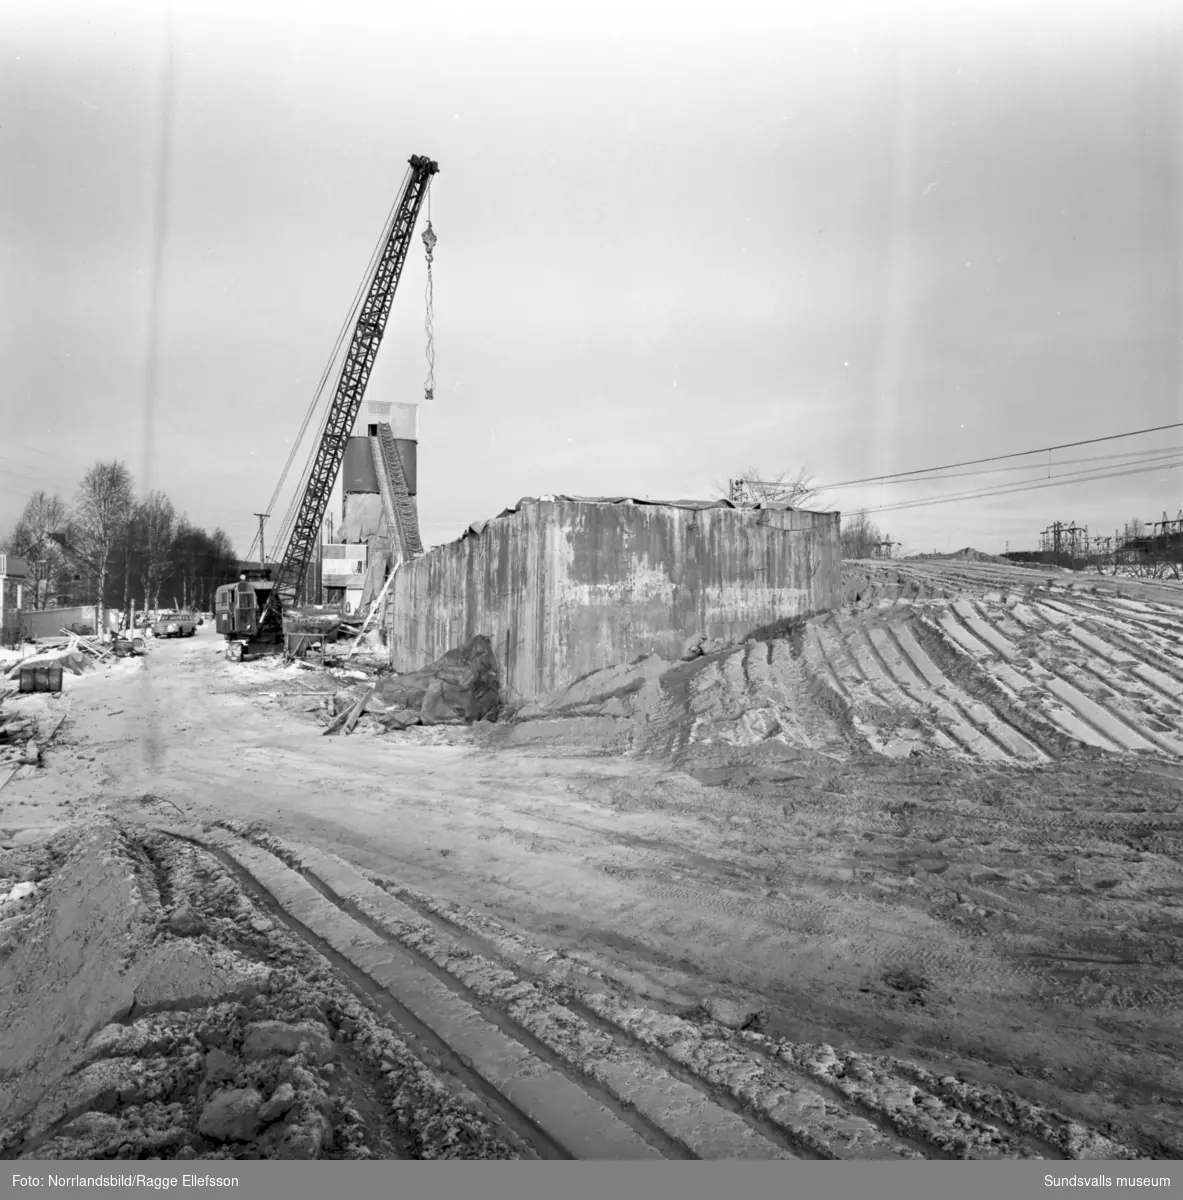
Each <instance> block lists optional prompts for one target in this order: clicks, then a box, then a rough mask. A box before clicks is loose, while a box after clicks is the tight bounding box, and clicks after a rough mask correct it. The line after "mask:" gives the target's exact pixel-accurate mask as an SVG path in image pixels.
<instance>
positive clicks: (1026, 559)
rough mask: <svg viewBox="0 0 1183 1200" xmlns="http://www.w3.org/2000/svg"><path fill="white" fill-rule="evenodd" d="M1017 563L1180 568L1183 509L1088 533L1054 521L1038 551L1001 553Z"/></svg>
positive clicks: (1072, 524)
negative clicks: (1096, 532) (1099, 531)
mask: <svg viewBox="0 0 1183 1200" xmlns="http://www.w3.org/2000/svg"><path fill="white" fill-rule="evenodd" d="M1003 557H1004V558H1009V559H1010V560H1011V561H1012V562H1016V563H1039V564H1042V565H1047V566H1061V567H1070V568H1074V569H1076V570H1087V569H1089V568H1093V569H1097V570H1105V569H1107V568H1111V569H1113V570H1117V569H1119V568H1122V567H1127V568H1129V567H1135V568H1144V569H1147V570H1153V569H1155V568H1167V567H1171V566H1175V567H1178V568H1180V569H1183V509H1180V510H1179V513H1178V515H1177V516H1175V517H1174V518H1171V517H1169V516H1168V515H1167V513H1166V512H1164V513H1163V514H1162V519H1161V520H1158V521H1155V520H1147V521H1134V522H1132V523H1130V524H1128V525H1127V526H1126V527H1125V529H1123V530H1117V529H1115V530H1114V531H1113V533H1112V534H1101V533H1098V534H1094V535H1093V536H1092V537H1091V538H1090V536H1089V531H1088V526H1087V525H1077V524H1076V522H1075V521H1053V522H1052V523H1051V524H1050V525H1048V526H1047V528H1046V529H1044V530H1043V531H1042V532H1041V533H1040V535H1039V549H1038V550H1010V549H1008V550H1007V552H1006V553H1005V554H1004V556H1003Z"/></svg>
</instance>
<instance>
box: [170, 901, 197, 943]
mask: <svg viewBox="0 0 1183 1200" xmlns="http://www.w3.org/2000/svg"><path fill="white" fill-rule="evenodd" d="M167 925H168V928H169V930H170V931H171V932H172V933H175V934H176V935H177V936H178V937H196V936H197V934H199V933H202V932H204V930H205V922H204V921H202V919H201V917H199V916H198V915H197V913H196V912H195V911H194V910H193V908H192V906H191V905H190V904H189V902H188V901H187V900H185V901H182V902H181V904H180V906H179V907H178V908H176V909H175V910H174V911H173V912H172V914H171V915H170V916H169V918H168V921H167Z"/></svg>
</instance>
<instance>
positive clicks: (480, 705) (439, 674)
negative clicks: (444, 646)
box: [366, 634, 501, 728]
mask: <svg viewBox="0 0 1183 1200" xmlns="http://www.w3.org/2000/svg"><path fill="white" fill-rule="evenodd" d="M500 708H501V671H500V667H499V666H498V663H497V656H496V655H495V654H494V653H493V647H492V645H491V644H490V642H489V639H488V638H487V637H485V636H484V635H483V634H478V635H477V636H476V637H474V638H472V639H471V640H469V641H468V642H466V643H465V644H464V645H463V646H460V647H459V648H457V649H455V650H449V651H448V652H447V653H446V654H445V655H443V656H442V657H441V658H439V659H438V660H437V661H436V662H434V663H432V664H431V666H429V667H424V668H423V670H421V671H411V672H408V673H407V674H405V675H393V676H390V677H388V678H386V679H383V680H381V681H379V683H377V684H376V685H375V688H374V691H373V693H372V694H371V696H370V697H369V699H367V701H366V711H367V712H371V713H374V714H375V715H377V716H379V717H380V718H382V720H383V723H384V724H386V723H388V719H387V718H388V717H389V723H390V724H391V725H392V727H394V726H395V725H397V727H400V728H405V727H406V726H407V725H410V724H419V723H422V724H424V725H465V724H471V723H472V722H474V721H482V720H483V721H494V720H496V719H497V714H498V712H499V710H500ZM406 712H410V713H417V714H418V720H417V721H410V720H407V719H406V718H405V717H404V715H403V714H404V713H406ZM390 714H394V715H393V716H391V715H390Z"/></svg>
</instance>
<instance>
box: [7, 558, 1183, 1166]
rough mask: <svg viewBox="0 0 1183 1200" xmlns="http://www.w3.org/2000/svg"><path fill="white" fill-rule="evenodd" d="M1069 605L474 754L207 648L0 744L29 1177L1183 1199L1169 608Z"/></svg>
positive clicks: (800, 654) (715, 689)
mask: <svg viewBox="0 0 1183 1200" xmlns="http://www.w3.org/2000/svg"><path fill="white" fill-rule="evenodd" d="M1074 582H1080V581H1073V580H1068V581H1065V578H1064V577H1063V575H1062V574H1060V575H1056V574H1053V573H1046V572H1045V573H1038V572H1023V571H1021V570H1017V569H1013V568H1009V567H1002V566H998V565H996V564H990V563H969V562H948V563H945V562H931V563H925V562H921V563H915V564H911V563H909V564H903V565H901V564H893V565H892V566H890V567H883V566H879V565H876V564H862V565H859V566H857V567H854V566H852V567H851V568H850V570H849V571H848V584H849V589H848V590H849V591H850V592H851V595H850V596H849V600H850V603H849V605H848V607H847V608H846V609H844V610H843V611H842V612H840V613H836V614H830V615H828V616H826V617H824V618H820V619H817V620H815V621H812V622H809V623H807V624H805V625H803V626H799V627H796V628H794V629H790V630H785V631H783V634H782V635H781V636H778V637H777V638H774V639H773V640H771V641H760V642H755V643H752V644H750V645H747V646H744V647H738V648H732V649H729V650H722V651H719V652H717V653H713V654H707V655H705V656H702V657H699V658H697V659H696V660H695V661H693V662H687V663H684V664H681V665H679V666H677V667H675V668H673V669H671V668H670V666H669V664H659V663H656V662H653V661H645V662H641V663H638V664H633V665H631V666H629V667H625V668H620V669H617V670H615V671H613V672H607V673H601V674H600V675H599V676H597V677H592V678H590V679H588V680H584V681H582V682H581V683H580V684H578V685H576V686H575V687H574V688H572V689H568V690H567V691H566V692H565V693H563V694H562V695H559V696H555V697H550V698H547V700H546V701H545V702H543V703H540V704H536V705H534V706H532V707H531V708H530V709H528V710H525V711H523V712H521V713H519V714H518V716H517V719H516V720H514V721H513V722H511V723H509V724H506V725H504V726H502V727H493V728H489V727H485V728H479V729H473V730H463V729H455V730H454V729H448V728H436V729H430V730H429V729H410V730H407V731H405V732H403V733H394V734H388V733H383V732H379V730H378V729H377V727H376V726H375V725H374V723H373V722H371V721H370V720H369V719H368V718H363V720H362V722H361V723H360V724H359V726H358V727H357V729H356V730H355V732H354V733H353V734H352V735H351V736H349V737H322V736H320V734H321V729H322V727H323V725H324V723H326V722H327V720H328V715H327V714H326V713H325V711H324V709H323V704H324V703H325V701H326V700H328V699H329V696H328V695H327V694H328V693H336V694H337V695H338V696H340V697H341V700H342V702H343V701H344V699H345V698H346V697H347V696H348V695H349V694H350V689H351V688H352V689H357V688H361V687H364V686H365V681H364V680H362V679H350V678H349V677H348V676H347V675H345V674H344V673H342V672H340V671H338V672H335V673H328V672H322V671H318V670H310V669H305V668H301V667H297V666H290V667H286V668H285V667H283V666H282V664H280V663H278V662H274V661H273V662H265V663H259V664H245V665H242V666H231V665H229V664H227V663H225V661H224V660H223V659H222V657H221V646H220V644H219V642H218V640H217V639H216V637H214V636H213V635H212V634H211V633H210V632H209V631H207V630H204V629H203V630H202V631H199V634H200V635H199V636H198V637H197V638H195V639H191V640H187V641H181V642H173V643H160V644H154V645H153V647H152V650H151V653H150V655H149V656H148V657H147V658H145V659H143V660H135V661H125V662H122V663H119V664H116V665H114V666H112V667H110V668H102V669H99V670H97V671H94V672H89V673H87V674H86V675H84V676H82V677H73V676H71V677H68V679H67V683H66V693H65V695H63V696H62V697H61V698H58V699H50V698H45V697H25V698H14V699H10V700H8V701H7V702H6V711H13V710H16V711H21V712H26V713H28V714H30V715H32V716H34V717H35V718H36V719H37V721H38V722H39V725H40V727H41V729H42V731H43V732H42V735H41V736H42V740H43V742H46V739H48V738H49V735H50V734H51V733H52V740H49V741H48V742H47V744H45V745H44V746H43V749H42V765H41V766H39V767H36V766H24V767H20V768H18V770H17V773H16V775H15V776H14V777H12V778H11V779H10V781H9V782H8V783H7V784H6V785H5V786H4V787H3V790H0V839H2V841H0V897H7V899H4V900H0V1008H2V1009H3V1012H2V1013H0V1016H2V1017H3V1028H4V1030H5V1033H4V1035H3V1039H2V1040H0V1050H2V1053H0V1064H3V1066H2V1068H0V1127H2V1129H3V1134H2V1136H3V1142H2V1143H0V1144H2V1146H3V1153H4V1154H5V1156H7V1157H14V1156H20V1155H25V1156H31V1157H49V1156H54V1155H59V1156H64V1157H101V1156H118V1155H122V1156H124V1157H127V1156H131V1157H136V1156H140V1157H143V1156H147V1157H153V1156H157V1157H173V1156H177V1155H181V1156H199V1157H202V1158H205V1157H209V1156H211V1155H222V1156H225V1155H231V1156H235V1155H237V1156H247V1157H258V1156H284V1157H290V1156H299V1155H317V1156H321V1157H325V1156H328V1157H332V1156H356V1155H375V1156H382V1157H399V1156H428V1157H431V1156H443V1155H462V1156H472V1157H485V1156H522V1157H530V1156H538V1157H647V1156H659V1157H704V1158H705V1157H775V1156H781V1157H794V1156H798V1157H799V1156H807V1157H856V1158H857V1157H911V1156H922V1157H1029V1156H1037V1157H1047V1158H1069V1157H1102V1158H1108V1157H1115V1156H1117V1157H1126V1156H1131V1157H1168V1158H1175V1157H1181V1156H1183V1137H1181V1136H1180V1134H1179V1132H1178V1130H1179V1129H1180V1128H1183V1070H1181V1056H1180V1030H1181V1029H1183V1020H1181V1017H1183V1004H1181V1000H1183V974H1181V972H1180V964H1179V955H1180V944H1181V943H1180V932H1181V928H1183V909H1181V907H1180V904H1181V900H1183V871H1181V866H1180V841H1181V837H1183V806H1181V800H1183V769H1181V768H1183V761H1181V758H1180V754H1179V752H1178V751H1179V742H1178V738H1179V736H1180V734H1179V730H1180V729H1183V650H1181V636H1183V635H1181V634H1180V616H1181V615H1183V608H1181V607H1180V604H1181V597H1183V593H1180V591H1179V589H1174V590H1173V591H1172V590H1171V589H1169V588H1167V587H1157V586H1156V585H1152V584H1142V583H1137V584H1134V583H1128V584H1127V583H1126V581H1122V585H1123V586H1122V588H1120V589H1119V587H1118V584H1117V582H1112V583H1107V584H1104V585H1103V586H1098V585H1097V584H1096V582H1095V581H1091V580H1090V581H1087V586H1086V587H1084V588H1081V587H1078V586H1069V585H1070V584H1073V583H1074ZM315 693H326V695H318V694H315ZM55 729H56V732H53V731H54V730H55ZM6 777H7V772H6V769H5V768H4V767H3V766H0V783H3V781H4V779H5V778H6ZM83 897H86V898H87V899H86V900H83ZM112 962H115V963H117V964H118V969H117V970H116V971H114V972H112V971H111V969H110V964H111V963H112ZM87 972H91V974H89V975H88V974H87ZM38 980H49V981H51V982H49V983H42V982H36V981H38ZM87 980H89V981H90V982H89V983H87V982H86V981H87ZM102 980H108V981H111V980H113V981H114V982H107V983H102V982H101V981H102ZM80 981H82V982H80ZM84 984H85V986H84ZM62 1022H65V1026H64V1028H65V1029H66V1030H67V1031H68V1036H67V1037H66V1038H65V1039H64V1040H62V1041H57V1040H56V1037H57V1035H56V1032H55V1031H56V1030H57V1029H58V1028H59V1027H61V1026H62ZM269 1022H270V1023H272V1024H268V1023H269ZM276 1022H278V1024H275V1023H276Z"/></svg>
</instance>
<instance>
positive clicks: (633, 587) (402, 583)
mask: <svg viewBox="0 0 1183 1200" xmlns="http://www.w3.org/2000/svg"><path fill="white" fill-rule="evenodd" d="M475 530H476V527H474V531H470V532H469V533H468V534H467V535H466V536H465V537H463V538H461V539H460V540H459V541H456V542H452V543H450V544H449V545H446V546H439V547H436V548H435V549H433V550H431V551H430V552H428V553H427V554H426V555H424V556H423V557H422V558H420V559H417V560H415V561H414V562H411V563H407V564H404V565H403V566H402V567H400V568H399V571H398V574H397V575H396V577H395V581H394V583H393V585H392V588H391V591H392V598H391V605H390V613H391V615H390V645H391V657H392V663H393V665H394V667H395V668H396V669H397V670H412V669H415V668H418V667H421V666H423V665H425V664H426V663H428V662H431V661H432V660H433V659H435V658H438V657H439V655H440V654H442V653H443V652H444V651H446V650H449V649H451V648H452V647H454V646H458V645H460V644H461V643H462V642H464V641H465V640H467V639H468V638H470V637H472V636H473V635H474V634H477V633H483V634H485V635H486V636H488V637H489V638H490V640H491V641H492V643H493V646H494V648H495V649H496V651H497V655H498V658H499V659H500V660H501V662H502V666H503V669H504V670H505V672H506V677H507V680H508V683H509V685H510V689H511V695H513V694H516V695H517V696H520V697H522V698H527V699H529V698H533V697H535V696H537V695H539V694H541V693H543V692H546V691H549V690H550V689H551V688H553V687H557V686H559V685H561V684H564V683H568V682H570V681H571V680H574V679H577V678H578V677H579V676H581V675H584V674H586V673H587V672H589V671H593V670H597V669H599V668H601V667H606V666H610V665H612V664H613V663H618V662H627V661H629V660H630V659H634V658H637V657H639V656H640V655H642V654H649V653H655V654H658V655H660V656H661V657H663V658H667V659H671V660H672V659H675V658H677V657H678V655H679V653H680V652H681V649H682V645H683V643H684V642H685V640H686V638H687V637H689V636H690V635H691V634H693V633H696V632H702V633H705V634H707V635H708V636H709V637H721V638H723V639H725V640H726V641H729V642H738V641H742V640H743V639H744V637H746V636H747V635H748V634H749V633H751V632H752V631H753V630H756V629H759V628H761V627H762V626H766V625H771V624H773V623H775V622H777V621H782V620H785V619H786V618H790V617H798V616H805V615H808V614H810V613H815V612H821V611H825V610H826V609H828V608H832V607H835V606H836V605H838V604H839V603H840V594H841V574H842V560H841V552H840V548H839V537H838V531H839V515H838V514H837V513H811V512H800V511H795V512H794V511H787V510H774V509H767V510H765V509H732V508H726V507H723V508H693V507H680V506H677V505H667V504H644V503H633V502H624V503H609V502H592V501H583V500H577V499H567V498H556V499H553V500H543V501H534V500H531V501H523V502H522V504H521V505H519V507H518V509H517V510H516V511H514V512H511V513H507V514H503V515H502V516H501V517H499V518H497V519H495V520H493V521H489V522H488V523H486V524H485V525H484V526H483V527H481V528H479V531H475Z"/></svg>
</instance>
